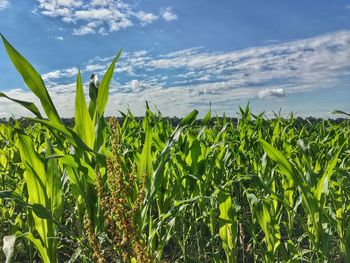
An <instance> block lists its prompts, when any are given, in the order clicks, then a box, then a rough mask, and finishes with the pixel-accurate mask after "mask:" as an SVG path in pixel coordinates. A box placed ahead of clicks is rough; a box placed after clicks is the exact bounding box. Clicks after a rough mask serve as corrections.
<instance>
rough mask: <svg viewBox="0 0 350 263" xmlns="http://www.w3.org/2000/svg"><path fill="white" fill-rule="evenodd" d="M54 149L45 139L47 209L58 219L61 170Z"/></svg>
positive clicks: (61, 192) (59, 212)
mask: <svg viewBox="0 0 350 263" xmlns="http://www.w3.org/2000/svg"><path fill="white" fill-rule="evenodd" d="M53 154H54V150H53V146H52V144H51V142H50V141H47V150H46V156H45V157H46V158H45V159H46V193H47V198H48V203H49V206H50V207H49V209H50V210H51V211H52V213H53V214H54V216H55V218H57V219H60V218H61V215H62V210H63V209H62V208H63V207H62V196H63V191H62V181H61V172H60V169H59V165H58V160H57V158H50V157H51V156H53Z"/></svg>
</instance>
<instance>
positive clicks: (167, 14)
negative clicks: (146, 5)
mask: <svg viewBox="0 0 350 263" xmlns="http://www.w3.org/2000/svg"><path fill="white" fill-rule="evenodd" d="M160 14H161V16H162V17H163V18H164V19H165V21H168V22H169V21H173V20H177V15H176V14H175V13H174V12H173V11H172V9H171V7H168V8H166V9H164V10H162V11H161V13H160Z"/></svg>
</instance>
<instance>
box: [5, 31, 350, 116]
mask: <svg viewBox="0 0 350 263" xmlns="http://www.w3.org/2000/svg"><path fill="white" fill-rule="evenodd" d="M112 59H113V57H108V58H100V57H96V58H93V59H91V60H89V61H88V62H87V63H86V64H85V65H83V67H82V69H83V70H82V73H83V75H84V76H85V78H87V79H88V77H89V76H90V74H91V73H97V74H99V76H100V77H102V74H104V72H105V70H106V69H107V67H108V65H109V63H110V62H111V61H112ZM115 72H116V73H117V74H115V78H114V81H113V83H112V84H111V88H110V89H111V94H110V102H109V104H108V106H107V115H111V114H116V109H121V110H125V109H127V108H128V107H129V106H130V107H131V109H132V110H133V112H134V113H135V114H143V112H144V101H145V100H147V101H149V102H150V105H152V104H155V105H157V106H158V108H159V109H160V110H161V111H162V113H163V114H164V115H170V116H171V115H177V116H181V115H183V114H185V113H187V112H189V111H191V110H192V109H193V108H197V109H199V110H202V111H205V110H207V109H208V107H209V104H210V102H212V105H213V109H216V110H218V111H220V112H223V111H232V107H233V105H237V104H238V103H239V102H242V101H243V102H245V101H246V100H247V99H251V100H255V101H256V102H257V103H264V101H265V100H266V99H267V100H268V101H269V102H268V104H264V105H265V106H266V107H270V108H271V107H277V106H276V105H280V104H278V103H279V102H285V101H288V98H290V97H293V96H294V95H295V94H299V93H304V92H309V91H317V92H318V91H319V90H321V89H334V90H335V91H336V90H337V89H339V88H341V87H345V86H346V85H347V83H349V81H350V74H349V72H350V31H339V32H334V33H331V34H326V35H320V36H317V37H314V38H309V39H303V40H298V41H293V42H287V43H280V44H276V45H268V46H262V47H253V48H248V49H244V50H238V51H227V52H209V51H206V50H205V49H203V48H191V49H187V50H180V51H176V52H172V53H168V54H162V55H155V54H152V52H151V51H146V50H140V51H137V52H133V53H129V52H123V53H122V56H121V57H120V59H119V61H118V62H117V65H116V69H115ZM76 73H77V68H75V67H71V68H67V69H61V70H54V71H52V72H48V73H46V74H44V75H43V78H44V80H45V82H46V83H47V85H48V87H49V90H50V93H51V94H52V95H53V97H54V98H55V102H56V101H57V102H58V103H59V104H58V105H59V110H60V112H61V113H62V115H64V116H73V112H74V111H73V110H72V109H71V108H72V107H71V105H69V103H70V99H71V98H72V99H73V100H74V96H73V94H74V90H75V89H74V85H73V84H72V85H68V84H64V85H62V84H61V85H60V83H68V82H72V83H73V81H74V78H75V76H76ZM53 81H55V82H59V83H53ZM84 87H87V84H85V86H84ZM11 92H12V91H11ZM19 93H20V92H19V91H16V94H15V95H16V96H14V97H16V98H20V99H21V98H22V97H21V96H20V94H19ZM63 94H64V95H63ZM69 94H71V95H72V96H69ZM17 95H19V97H17ZM26 96H27V93H25V95H24V98H25V97H26ZM68 97H69V99H65V98H68ZM275 97H279V99H278V100H276V99H275ZM22 99H23V98H22ZM28 100H30V99H28ZM271 100H273V102H274V103H271ZM73 104H74V103H73ZM7 107H10V106H9V104H7V103H6V104H3V103H2V100H1V103H0V112H6V109H7ZM320 107H321V106H320ZM274 109H275V110H276V108H274ZM316 109H320V108H315V109H314V113H317V110H316ZM16 110H17V108H16ZM277 110H278V108H277ZM323 110H324V109H323ZM15 112H16V111H15Z"/></svg>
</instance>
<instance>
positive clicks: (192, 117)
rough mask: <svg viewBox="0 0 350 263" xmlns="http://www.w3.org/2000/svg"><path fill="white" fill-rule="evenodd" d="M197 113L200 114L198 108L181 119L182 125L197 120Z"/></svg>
mask: <svg viewBox="0 0 350 263" xmlns="http://www.w3.org/2000/svg"><path fill="white" fill-rule="evenodd" d="M197 115H198V110H193V111H192V112H191V113H190V114H188V115H187V116H186V117H184V118H183V119H182V120H181V121H180V125H187V124H191V123H192V122H194V121H195V119H196V117H197Z"/></svg>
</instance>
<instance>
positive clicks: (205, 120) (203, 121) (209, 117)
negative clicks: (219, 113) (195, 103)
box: [201, 110, 211, 126]
mask: <svg viewBox="0 0 350 263" xmlns="http://www.w3.org/2000/svg"><path fill="white" fill-rule="evenodd" d="M210 119H211V110H209V111H208V113H207V114H206V115H205V116H204V118H203V120H202V123H201V125H202V126H204V125H207V124H208V122H209V121H210Z"/></svg>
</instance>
